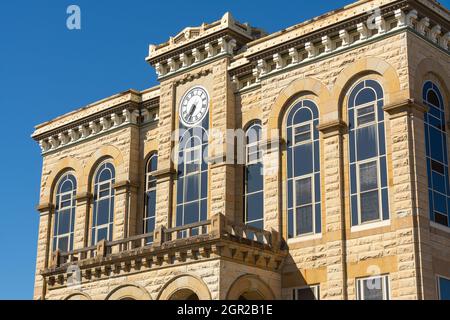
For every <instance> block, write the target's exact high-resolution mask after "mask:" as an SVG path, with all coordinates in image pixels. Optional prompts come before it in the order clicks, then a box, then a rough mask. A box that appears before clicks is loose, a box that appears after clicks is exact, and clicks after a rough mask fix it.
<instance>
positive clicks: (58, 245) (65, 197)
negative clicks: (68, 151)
mask: <svg viewBox="0 0 450 320" xmlns="http://www.w3.org/2000/svg"><path fill="white" fill-rule="evenodd" d="M76 190H77V181H76V179H75V177H74V176H73V175H72V174H70V173H67V174H65V175H63V176H62V177H61V179H60V180H59V182H58V184H57V189H56V210H55V217H54V228H53V251H56V250H58V249H59V250H61V251H63V252H68V251H72V250H73V230H74V224H75V208H76V203H75V196H76V192H77V191H76Z"/></svg>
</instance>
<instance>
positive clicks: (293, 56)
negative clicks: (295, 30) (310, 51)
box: [289, 48, 300, 63]
mask: <svg viewBox="0 0 450 320" xmlns="http://www.w3.org/2000/svg"><path fill="white" fill-rule="evenodd" d="M289 57H291V59H292V63H298V62H299V61H300V55H299V53H298V50H297V48H290V49H289Z"/></svg>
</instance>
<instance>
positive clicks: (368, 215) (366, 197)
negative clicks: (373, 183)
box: [360, 190, 380, 223]
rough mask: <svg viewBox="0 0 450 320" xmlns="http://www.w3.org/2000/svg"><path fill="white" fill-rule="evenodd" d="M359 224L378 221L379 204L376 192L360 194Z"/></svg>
mask: <svg viewBox="0 0 450 320" xmlns="http://www.w3.org/2000/svg"><path fill="white" fill-rule="evenodd" d="M360 199H361V204H360V205H361V223H365V222H369V221H374V220H378V219H379V218H380V214H379V210H380V208H379V202H378V190H375V191H369V192H364V193H361V195H360Z"/></svg>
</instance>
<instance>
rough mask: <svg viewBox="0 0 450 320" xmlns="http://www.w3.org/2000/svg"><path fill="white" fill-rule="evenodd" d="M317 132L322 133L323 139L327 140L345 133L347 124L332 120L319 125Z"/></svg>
mask: <svg viewBox="0 0 450 320" xmlns="http://www.w3.org/2000/svg"><path fill="white" fill-rule="evenodd" d="M317 130H319V131H320V132H322V134H323V135H324V138H328V137H333V136H336V135H340V134H344V133H346V132H347V124H346V123H345V122H344V121H342V120H333V121H329V122H325V123H321V124H319V125H318V126H317Z"/></svg>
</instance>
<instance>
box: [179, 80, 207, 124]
mask: <svg viewBox="0 0 450 320" xmlns="http://www.w3.org/2000/svg"><path fill="white" fill-rule="evenodd" d="M208 108H209V96H208V92H206V90H205V89H204V88H203V87H194V88H192V89H190V90H189V91H188V92H187V93H186V94H185V95H184V97H183V99H182V100H181V103H180V110H179V113H180V120H181V122H182V123H183V124H184V125H185V126H187V127H192V126H194V125H196V124H198V123H200V122H201V121H202V120H203V119H204V118H205V116H206V114H207V113H208Z"/></svg>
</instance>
